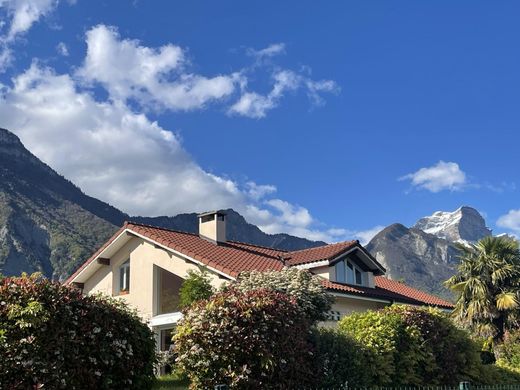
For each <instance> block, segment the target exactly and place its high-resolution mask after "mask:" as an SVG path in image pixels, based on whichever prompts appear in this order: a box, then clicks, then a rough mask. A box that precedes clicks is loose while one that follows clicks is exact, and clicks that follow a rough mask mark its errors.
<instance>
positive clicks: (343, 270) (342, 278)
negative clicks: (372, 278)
mask: <svg viewBox="0 0 520 390" xmlns="http://www.w3.org/2000/svg"><path fill="white" fill-rule="evenodd" d="M334 268H335V274H336V282H339V283H347V284H356V285H358V286H365V285H366V281H365V279H366V278H365V277H364V272H363V270H362V269H361V268H360V267H358V266H357V265H356V264H354V263H353V262H352V261H350V260H341V261H338V262H337V263H336V264H335V266H334Z"/></svg>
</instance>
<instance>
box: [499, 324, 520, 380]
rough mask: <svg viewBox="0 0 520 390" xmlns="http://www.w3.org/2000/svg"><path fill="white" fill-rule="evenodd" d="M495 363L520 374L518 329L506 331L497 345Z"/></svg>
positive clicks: (519, 336) (519, 334)
mask: <svg viewBox="0 0 520 390" xmlns="http://www.w3.org/2000/svg"><path fill="white" fill-rule="evenodd" d="M496 352H497V356H498V359H497V364H498V365H499V366H501V367H504V368H508V369H511V370H513V371H515V372H518V373H519V374H520V330H518V329H517V330H515V331H512V332H508V333H506V335H505V337H504V340H503V342H502V343H501V344H500V345H498V346H497V348H496Z"/></svg>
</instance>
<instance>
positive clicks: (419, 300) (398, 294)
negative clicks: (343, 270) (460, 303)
mask: <svg viewBox="0 0 520 390" xmlns="http://www.w3.org/2000/svg"><path fill="white" fill-rule="evenodd" d="M375 280H376V288H368V287H361V286H353V285H348V284H343V283H337V282H331V281H329V280H326V279H324V280H323V282H322V283H323V285H324V286H325V287H326V288H327V289H329V290H333V291H339V292H344V293H347V294H353V295H360V296H365V297H367V298H375V299H383V300H389V301H392V302H396V303H407V304H412V305H430V306H438V307H441V308H445V309H451V308H453V304H452V303H450V302H448V301H445V300H443V299H441V298H437V297H435V296H433V295H430V294H427V293H425V292H423V291H420V290H417V289H415V288H412V287H409V286H407V285H405V284H403V283H400V282H396V281H394V280H390V279H388V278H386V277H384V276H376V278H375Z"/></svg>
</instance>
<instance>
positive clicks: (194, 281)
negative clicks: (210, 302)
mask: <svg viewBox="0 0 520 390" xmlns="http://www.w3.org/2000/svg"><path fill="white" fill-rule="evenodd" d="M214 293H215V290H214V288H213V286H212V285H211V282H210V279H209V275H208V273H207V271H206V270H205V269H202V270H200V271H191V270H190V271H188V277H187V278H186V279H185V280H184V282H183V283H182V286H181V288H180V291H179V305H180V307H181V308H185V307H188V306H191V305H192V304H193V303H194V302H197V301H200V300H203V299H208V298H209V297H211V296H212V295H213V294H214Z"/></svg>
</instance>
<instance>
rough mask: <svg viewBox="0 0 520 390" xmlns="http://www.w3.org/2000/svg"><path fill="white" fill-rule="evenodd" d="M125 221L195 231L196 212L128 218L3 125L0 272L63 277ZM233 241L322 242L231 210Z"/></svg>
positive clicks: (288, 245) (292, 245)
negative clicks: (269, 229) (273, 230)
mask: <svg viewBox="0 0 520 390" xmlns="http://www.w3.org/2000/svg"><path fill="white" fill-rule="evenodd" d="M125 220H133V221H136V222H141V223H148V224H151V225H156V226H162V227H167V228H172V229H177V230H183V231H190V232H197V230H198V224H197V214H195V213H193V214H180V215H177V216H175V217H130V216H128V215H127V214H125V213H123V212H122V211H120V210H118V209H116V208H115V207H112V206H110V205H109V204H107V203H104V202H102V201H100V200H98V199H95V198H93V197H90V196H88V195H86V194H84V193H83V192H82V191H81V190H80V189H79V188H78V187H76V186H75V185H74V184H72V183H71V182H70V181H68V180H67V179H65V178H64V177H63V176H60V175H59V174H58V173H56V172H55V171H54V170H53V169H52V168H50V167H49V166H48V165H46V164H44V163H43V162H42V161H40V160H39V159H38V158H37V157H35V156H34V155H33V154H32V153H31V152H29V151H28V150H27V149H26V148H25V147H24V146H23V144H22V143H21V141H20V139H19V138H18V137H17V136H15V135H14V134H13V133H11V132H9V131H8V130H5V129H0V273H2V274H4V275H18V274H20V273H21V272H28V273H32V272H35V271H40V272H43V273H44V274H45V275H47V276H49V277H53V278H55V279H63V278H65V277H67V276H68V275H69V274H70V273H71V272H72V271H73V270H74V269H75V268H76V267H77V266H78V265H79V264H81V263H82V262H83V261H84V260H85V259H86V258H88V257H89V256H90V255H91V254H92V253H93V252H94V250H95V249H96V248H98V247H99V246H100V245H101V244H102V243H103V242H104V241H106V240H107V239H108V238H109V237H110V236H111V235H112V234H113V233H114V232H115V231H116V230H117V229H118V227H119V226H121V225H122V224H123V222H124V221H125ZM228 221H229V223H228V237H229V238H230V239H232V240H237V241H244V242H250V243H253V244H258V245H265V246H273V247H276V248H280V249H289V250H294V249H303V248H309V247H312V246H317V245H321V244H322V243H321V242H313V241H309V240H306V239H302V238H298V237H293V236H290V235H287V234H273V235H270V234H265V233H263V232H262V231H261V230H260V229H259V228H258V227H256V226H254V225H252V224H249V223H247V222H246V220H245V219H244V218H243V217H242V216H241V215H240V214H238V213H237V212H235V211H234V210H231V209H230V210H228Z"/></svg>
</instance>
